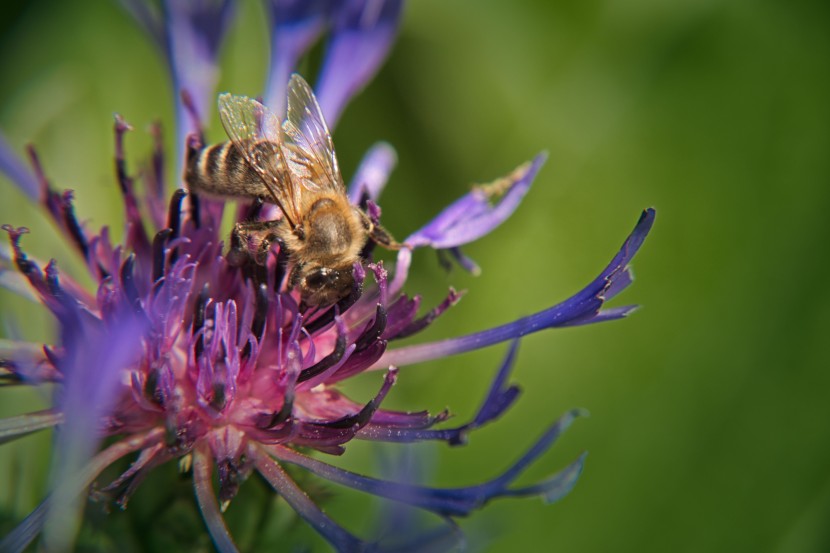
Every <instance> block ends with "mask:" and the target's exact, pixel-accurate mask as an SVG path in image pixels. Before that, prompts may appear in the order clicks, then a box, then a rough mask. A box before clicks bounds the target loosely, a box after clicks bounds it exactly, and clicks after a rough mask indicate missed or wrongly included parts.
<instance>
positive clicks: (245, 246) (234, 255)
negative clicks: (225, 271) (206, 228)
mask: <svg viewBox="0 0 830 553" xmlns="http://www.w3.org/2000/svg"><path fill="white" fill-rule="evenodd" d="M280 224H281V221H279V220H277V221H242V222H239V223H236V224H235V225H234V226H233V230H232V231H231V245H230V249H229V250H228V255H227V260H228V263H229V264H230V265H231V266H233V267H241V266H242V265H244V264H245V263H246V262H247V261H249V260H251V259H252V258H253V260H254V261H255V262H256V263H258V264H260V265H262V264H264V262H265V259H266V257H267V254H268V249H269V248H270V247H271V243H273V242H275V241H278V240H279V238H278V236H277V234H276V232H275V229H276V228H277V227H278V226H279V225H280ZM263 235H264V236H263ZM252 237H257V238H259V240H260V246H259V247H258V248H257V250H256V252H255V253H252V252H251V247H250V245H249V243H250V239H251V238H252Z"/></svg>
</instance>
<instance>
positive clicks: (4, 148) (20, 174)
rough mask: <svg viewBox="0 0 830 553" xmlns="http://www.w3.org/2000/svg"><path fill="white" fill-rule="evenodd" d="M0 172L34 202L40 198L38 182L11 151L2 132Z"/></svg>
mask: <svg viewBox="0 0 830 553" xmlns="http://www.w3.org/2000/svg"><path fill="white" fill-rule="evenodd" d="M0 173H3V174H4V175H6V177H7V178H8V179H9V180H10V181H12V184H14V185H15V186H17V188H19V189H20V191H21V192H23V193H24V194H26V195H27V196H28V197H29V199H30V200H32V201H34V202H36V201H38V200H39V199H40V184H39V183H38V181H37V178H36V177H35V175H34V173H32V171H31V170H30V169H29V168H28V167H26V165H25V164H24V163H23V161H22V160H21V159H20V158H19V157H18V156H17V155H16V154H15V153H14V151H12V147H11V146H10V145H9V143H8V142H7V141H6V137H5V136H3V135H2V134H0Z"/></svg>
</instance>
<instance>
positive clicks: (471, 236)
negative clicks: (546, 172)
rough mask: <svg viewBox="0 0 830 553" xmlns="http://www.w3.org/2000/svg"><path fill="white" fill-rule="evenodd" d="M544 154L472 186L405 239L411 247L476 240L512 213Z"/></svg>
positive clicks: (537, 170) (439, 245) (539, 165)
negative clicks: (481, 184)
mask: <svg viewBox="0 0 830 553" xmlns="http://www.w3.org/2000/svg"><path fill="white" fill-rule="evenodd" d="M546 157H547V156H546V155H545V154H539V155H538V156H536V157H535V158H534V159H533V161H532V162H531V163H530V164H529V165H524V166H522V167H519V168H518V169H517V170H516V171H514V172H513V173H512V174H510V175H508V176H507V177H504V178H503V179H499V180H497V181H495V182H494V183H492V184H491V185H487V186H477V187H475V188H473V190H472V191H471V192H470V193H469V194H466V195H465V196H463V197H461V198H459V199H458V200H456V201H455V202H454V203H453V204H451V205H450V206H449V207H447V208H446V209H445V210H444V211H442V212H441V213H440V214H439V215H438V216H437V217H436V218H435V219H433V220H432V221H430V223H429V224H427V225H426V226H425V227H423V228H421V229H420V230H418V231H416V232H415V233H414V234H412V235H411V236H410V237H409V238H407V239H406V240H405V241H404V242H405V243H406V244H408V245H410V246H413V247H418V246H430V247H432V248H436V249H444V248H455V247H458V246H462V245H464V244H468V243H470V242H472V241H474V240H478V239H479V238H481V237H482V236H484V235H486V234H488V233H489V232H491V231H492V230H493V229H495V228H496V227H497V226H499V225H500V224H502V223H503V222H504V221H505V220H506V219H507V218H508V217H510V215H512V214H513V212H514V211H515V210H516V208H517V207H518V206H519V203H521V201H522V198H524V195H525V194H526V193H527V191H528V189H529V188H530V185H531V183H532V182H533V179H534V177H536V173H538V172H539V168H540V167H541V166H542V163H544V162H545V159H546ZM495 196H500V197H498V198H496V197H495ZM494 199H495V200H496V202H495V203H492V202H493V200H494Z"/></svg>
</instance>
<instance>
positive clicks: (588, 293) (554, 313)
mask: <svg viewBox="0 0 830 553" xmlns="http://www.w3.org/2000/svg"><path fill="white" fill-rule="evenodd" d="M654 217H655V212H654V210H653V209H651V208H649V209H647V210H645V211H644V212H643V214H642V216H641V217H640V220H639V221H638V222H637V225H636V226H635V227H634V230H633V231H632V233H631V234H630V235H629V236H628V238H627V239H626V241H625V242H624V243H623V245H622V248H621V249H620V251H619V253H617V255H616V256H614V259H612V260H611V263H609V264H608V266H607V267H606V268H605V269H604V270H603V271H602V272H601V273H600V274H599V276H597V278H595V279H594V281H593V282H591V283H590V284H589V285H588V286H586V287H585V288H583V289H582V290H581V291H580V292H578V293H577V294H576V295H574V296H572V297H570V298H569V299H567V300H565V301H563V302H562V303H558V304H556V305H554V306H553V307H549V308H548V309H545V310H543V311H539V312H538V313H534V314H533V315H530V316H528V317H523V318H521V319H518V320H516V321H513V322H512V323H508V324H505V325H501V326H498V327H495V328H491V329H489V330H484V331H482V332H476V333H473V334H468V335H467V336H461V337H459V338H451V339H447V340H442V341H439V342H431V343H426V344H419V345H416V346H410V347H405V348H399V349H393V350H389V351H387V352H385V353H384V355H383V356H382V357H381V358H380V359H379V360H378V361H377V362H376V363H375V364H374V365H372V367H370V370H378V369H384V368H386V367H388V366H389V365H396V366H403V365H411V364H413V363H420V362H423V361H429V360H431V359H438V358H442V357H447V356H449V355H455V354H458V353H463V352H466V351H472V350H475V349H480V348H483V347H487V346H490V345H493V344H497V343H499V342H503V341H505V340H510V339H513V338H520V337H522V336H525V335H527V334H531V333H533V332H538V331H540V330H544V329H546V328H554V327H562V326H569V325H576V324H588V323H595V322H602V321H606V320H611V319H615V318H620V317H622V316H625V315H626V314H627V313H629V312H630V311H631V308H620V309H615V310H611V311H610V313H609V314H608V315H606V314H604V312H601V311H600V309H601V308H602V306H603V304H604V303H605V301H606V299H607V297H606V294H607V292H608V290H613V291H614V292H615V293H619V291H620V287H619V286H616V285H615V284H616V281H617V280H618V279H622V281H623V283H624V284H630V283H631V274H630V273H629V269H628V263H629V262H630V261H631V259H632V258H633V257H634V255H635V254H636V253H637V250H639V249H640V246H642V244H643V241H644V240H645V238H646V236H647V235H648V232H649V230H651V226H652V225H653V224H654Z"/></svg>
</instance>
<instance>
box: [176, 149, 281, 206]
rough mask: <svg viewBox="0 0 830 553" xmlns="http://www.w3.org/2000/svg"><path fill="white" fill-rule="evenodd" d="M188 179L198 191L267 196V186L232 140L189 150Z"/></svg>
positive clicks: (244, 195)
mask: <svg viewBox="0 0 830 553" xmlns="http://www.w3.org/2000/svg"><path fill="white" fill-rule="evenodd" d="M184 178H185V183H186V184H187V187H188V188H189V189H191V190H193V191H195V192H201V193H204V194H210V195H214V196H241V197H247V198H252V197H267V196H268V190H267V188H266V187H265V185H264V184H263V182H262V179H261V177H260V176H259V174H258V173H257V172H256V171H255V170H254V168H253V167H251V166H250V165H249V164H248V162H247V161H246V160H245V158H244V157H243V156H242V154H241V153H240V152H239V150H238V149H237V147H236V146H234V145H233V143H232V142H221V143H219V144H213V145H211V146H207V147H205V148H202V149H201V150H196V149H190V150H189V151H188V152H187V164H186V168H185V175H184Z"/></svg>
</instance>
